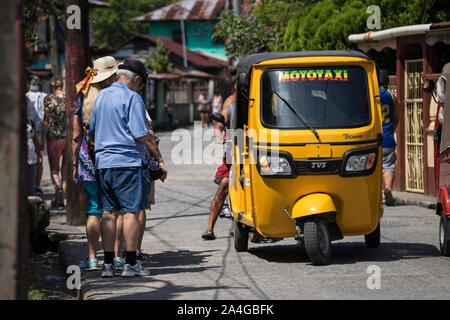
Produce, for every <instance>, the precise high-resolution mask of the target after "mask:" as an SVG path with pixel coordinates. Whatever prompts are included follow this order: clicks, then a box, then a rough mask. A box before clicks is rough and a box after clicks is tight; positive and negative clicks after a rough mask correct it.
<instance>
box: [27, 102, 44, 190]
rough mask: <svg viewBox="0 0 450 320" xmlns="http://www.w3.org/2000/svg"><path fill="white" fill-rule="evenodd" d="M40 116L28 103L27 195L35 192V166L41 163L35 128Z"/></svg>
mask: <svg viewBox="0 0 450 320" xmlns="http://www.w3.org/2000/svg"><path fill="white" fill-rule="evenodd" d="M40 121H41V120H40V118H39V115H38V113H37V110H36V109H35V108H34V105H32V104H30V103H28V106H27V123H26V130H27V165H28V188H27V195H28V196H31V195H34V194H35V193H36V178H37V170H38V169H37V167H38V165H39V163H40V164H42V156H41V146H40V143H39V138H38V135H37V134H36V128H37V127H38V126H39V123H40Z"/></svg>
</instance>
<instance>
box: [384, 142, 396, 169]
mask: <svg viewBox="0 0 450 320" xmlns="http://www.w3.org/2000/svg"><path fill="white" fill-rule="evenodd" d="M396 160H397V155H396V154H395V147H393V148H383V173H385V172H393V171H395V161H396Z"/></svg>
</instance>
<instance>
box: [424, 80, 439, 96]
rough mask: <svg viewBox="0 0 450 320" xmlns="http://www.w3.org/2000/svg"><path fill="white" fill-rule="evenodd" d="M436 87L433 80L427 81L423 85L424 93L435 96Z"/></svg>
mask: <svg viewBox="0 0 450 320" xmlns="http://www.w3.org/2000/svg"><path fill="white" fill-rule="evenodd" d="M435 87H436V83H435V82H434V81H433V80H426V81H425V83H424V84H423V91H425V92H426V93H428V94H433V91H434V88H435Z"/></svg>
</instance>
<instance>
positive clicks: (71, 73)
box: [64, 0, 89, 226]
mask: <svg viewBox="0 0 450 320" xmlns="http://www.w3.org/2000/svg"><path fill="white" fill-rule="evenodd" d="M73 6H76V7H73ZM68 8H69V10H68ZM73 8H75V9H76V10H73ZM64 11H65V14H66V21H65V39H66V43H65V54H66V121H67V147H66V159H67V165H66V174H67V189H66V199H67V214H66V219H67V224H68V225H70V226H81V225H85V224H86V200H85V193H84V189H83V186H82V185H81V184H75V183H74V182H73V180H72V163H73V160H74V159H73V157H72V147H71V146H72V131H73V126H72V120H73V114H74V112H75V109H76V106H77V92H76V88H75V86H76V84H77V83H78V82H79V81H81V80H82V79H83V78H84V77H85V73H84V70H85V68H86V67H87V66H88V65H89V21H88V19H89V8H88V0H65V1H64ZM76 19H79V20H78V21H79V22H80V23H76V21H77V20H76ZM74 21H75V23H73V22H74Z"/></svg>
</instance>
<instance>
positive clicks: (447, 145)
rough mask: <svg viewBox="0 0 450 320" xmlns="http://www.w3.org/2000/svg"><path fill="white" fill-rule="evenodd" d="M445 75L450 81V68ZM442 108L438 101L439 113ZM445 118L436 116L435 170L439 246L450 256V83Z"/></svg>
mask: <svg viewBox="0 0 450 320" xmlns="http://www.w3.org/2000/svg"><path fill="white" fill-rule="evenodd" d="M443 75H444V76H445V77H446V78H447V79H448V80H447V82H450V70H449V72H448V73H445V74H444V73H443ZM429 84H430V86H428V90H427V89H425V91H427V92H431V91H432V90H433V89H434V83H433V82H429ZM440 109H441V102H440V101H438V110H437V115H439V112H440ZM443 109H444V113H443V115H444V116H443V119H440V120H441V121H442V122H441V121H440V120H439V118H440V117H438V116H436V124H435V131H434V132H435V134H434V170H435V177H436V190H437V191H436V197H437V206H436V214H437V215H439V216H440V217H441V218H440V223H439V246H440V250H441V254H442V255H444V256H447V257H449V256H450V84H449V85H447V86H446V90H445V100H444V108H443Z"/></svg>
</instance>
